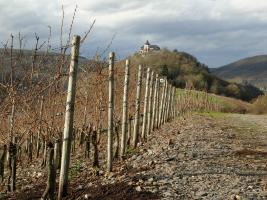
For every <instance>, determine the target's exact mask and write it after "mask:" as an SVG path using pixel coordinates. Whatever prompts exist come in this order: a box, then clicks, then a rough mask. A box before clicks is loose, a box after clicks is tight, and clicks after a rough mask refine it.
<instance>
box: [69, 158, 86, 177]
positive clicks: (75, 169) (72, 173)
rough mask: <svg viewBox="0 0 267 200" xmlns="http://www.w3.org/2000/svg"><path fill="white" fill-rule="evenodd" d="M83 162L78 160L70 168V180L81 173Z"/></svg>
mask: <svg viewBox="0 0 267 200" xmlns="http://www.w3.org/2000/svg"><path fill="white" fill-rule="evenodd" d="M82 163H83V161H81V160H77V161H76V162H75V163H74V164H73V165H72V166H71V168H70V176H69V177H70V180H71V179H72V178H74V177H75V176H76V175H77V174H78V173H79V172H81V169H82Z"/></svg>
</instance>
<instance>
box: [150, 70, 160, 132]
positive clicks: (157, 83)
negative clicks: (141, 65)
mask: <svg viewBox="0 0 267 200" xmlns="http://www.w3.org/2000/svg"><path fill="white" fill-rule="evenodd" d="M158 86H159V75H158V74H156V81H155V87H154V97H153V107H152V122H151V130H154V128H155V125H156V116H157V110H158V105H157V102H158V93H159V87H158Z"/></svg>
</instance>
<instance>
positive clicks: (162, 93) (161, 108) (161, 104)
mask: <svg viewBox="0 0 267 200" xmlns="http://www.w3.org/2000/svg"><path fill="white" fill-rule="evenodd" d="M165 85H166V80H165V79H164V82H163V85H162V90H161V91H162V92H161V100H160V109H159V116H158V119H159V123H158V126H161V124H162V119H163V106H164V96H165V88H166V87H165Z"/></svg>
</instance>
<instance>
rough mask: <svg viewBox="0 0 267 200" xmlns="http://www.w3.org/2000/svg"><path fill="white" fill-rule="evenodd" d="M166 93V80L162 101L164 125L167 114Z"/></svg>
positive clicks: (167, 89) (167, 88) (167, 86)
mask: <svg viewBox="0 0 267 200" xmlns="http://www.w3.org/2000/svg"><path fill="white" fill-rule="evenodd" d="M168 91H169V84H168V81H167V79H166V85H165V93H164V101H163V116H162V118H163V119H162V122H163V124H165V122H166V113H167V101H168V100H167V97H168Z"/></svg>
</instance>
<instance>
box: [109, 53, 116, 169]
mask: <svg viewBox="0 0 267 200" xmlns="http://www.w3.org/2000/svg"><path fill="white" fill-rule="evenodd" d="M114 59H115V53H114V52H111V53H110V54H109V78H108V81H109V99H108V146H107V150H108V152H107V171H108V172H111V171H112V159H113V127H114V124H113V123H114V122H113V121H114V120H113V112H114Z"/></svg>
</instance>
